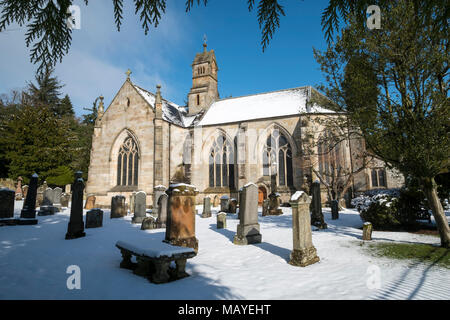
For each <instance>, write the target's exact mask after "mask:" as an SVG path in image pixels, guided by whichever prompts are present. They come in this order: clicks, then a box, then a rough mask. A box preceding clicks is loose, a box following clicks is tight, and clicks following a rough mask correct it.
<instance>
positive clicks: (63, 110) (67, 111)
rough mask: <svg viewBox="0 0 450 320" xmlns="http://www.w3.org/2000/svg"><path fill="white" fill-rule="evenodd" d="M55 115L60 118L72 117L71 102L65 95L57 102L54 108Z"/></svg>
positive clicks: (73, 113) (73, 114)
mask: <svg viewBox="0 0 450 320" xmlns="http://www.w3.org/2000/svg"><path fill="white" fill-rule="evenodd" d="M55 111H56V114H57V115H58V116H60V117H72V118H73V117H74V116H75V112H74V110H73V105H72V101H70V98H69V95H67V94H66V95H65V96H64V98H62V99H61V100H60V101H59V104H58V106H57V108H56V110H55Z"/></svg>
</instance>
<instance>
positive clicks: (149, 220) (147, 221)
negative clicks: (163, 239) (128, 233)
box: [141, 216, 157, 230]
mask: <svg viewBox="0 0 450 320" xmlns="http://www.w3.org/2000/svg"><path fill="white" fill-rule="evenodd" d="M149 229H157V225H156V219H155V217H153V216H150V217H145V218H144V219H142V224H141V230H149Z"/></svg>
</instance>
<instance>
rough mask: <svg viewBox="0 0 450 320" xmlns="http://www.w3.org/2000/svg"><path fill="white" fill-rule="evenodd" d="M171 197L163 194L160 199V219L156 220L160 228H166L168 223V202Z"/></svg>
mask: <svg viewBox="0 0 450 320" xmlns="http://www.w3.org/2000/svg"><path fill="white" fill-rule="evenodd" d="M168 200H169V196H168V195H167V193H163V194H162V195H160V196H159V199H158V218H157V220H156V222H157V226H158V228H165V227H166V223H167V202H168Z"/></svg>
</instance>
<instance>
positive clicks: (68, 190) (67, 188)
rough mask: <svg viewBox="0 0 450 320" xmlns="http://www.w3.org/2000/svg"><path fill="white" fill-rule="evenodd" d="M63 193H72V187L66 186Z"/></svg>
mask: <svg viewBox="0 0 450 320" xmlns="http://www.w3.org/2000/svg"><path fill="white" fill-rule="evenodd" d="M64 192H65V193H67V194H70V193H71V192H72V186H71V185H70V184H66V187H65V190H64Z"/></svg>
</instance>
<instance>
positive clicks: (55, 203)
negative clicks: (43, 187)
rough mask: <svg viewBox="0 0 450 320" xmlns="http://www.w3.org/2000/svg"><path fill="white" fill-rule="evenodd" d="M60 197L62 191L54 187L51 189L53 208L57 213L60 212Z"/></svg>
mask: <svg viewBox="0 0 450 320" xmlns="http://www.w3.org/2000/svg"><path fill="white" fill-rule="evenodd" d="M61 195H62V189H61V188H60V187H56V188H55V189H53V206H54V207H56V208H57V209H58V211H61V207H62V205H61Z"/></svg>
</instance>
